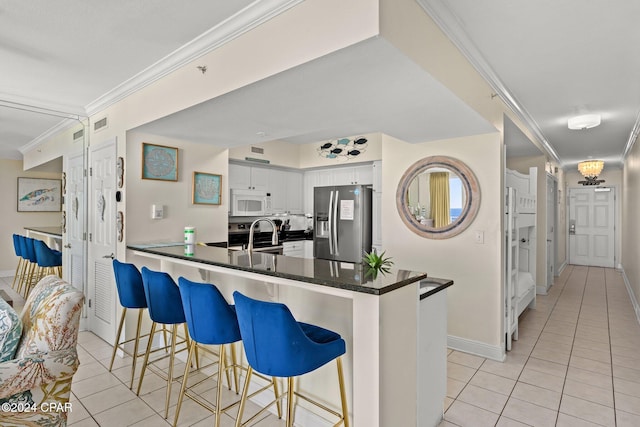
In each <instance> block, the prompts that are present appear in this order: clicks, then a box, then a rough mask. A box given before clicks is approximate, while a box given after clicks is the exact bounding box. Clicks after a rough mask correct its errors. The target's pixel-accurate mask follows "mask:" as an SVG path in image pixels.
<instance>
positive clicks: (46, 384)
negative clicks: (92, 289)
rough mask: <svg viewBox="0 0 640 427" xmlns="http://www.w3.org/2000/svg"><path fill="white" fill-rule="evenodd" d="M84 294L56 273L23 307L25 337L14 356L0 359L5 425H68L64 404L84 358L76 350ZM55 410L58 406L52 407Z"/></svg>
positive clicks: (0, 397) (41, 281)
mask: <svg viewBox="0 0 640 427" xmlns="http://www.w3.org/2000/svg"><path fill="white" fill-rule="evenodd" d="M83 300H84V296H83V294H82V292H81V291H79V290H77V289H76V288H74V287H73V286H71V285H70V284H68V283H66V282H65V281H63V280H62V279H60V278H58V277H57V276H47V277H45V278H43V279H42V280H40V282H38V284H37V285H36V286H35V287H34V288H33V290H32V291H31V293H30V294H29V298H28V299H27V301H26V302H25V305H24V308H23V311H22V328H23V332H22V337H21V339H20V344H19V346H18V350H17V351H16V354H15V356H14V359H12V360H7V361H4V362H0V404H2V403H18V402H19V403H20V405H18V406H17V407H18V408H28V410H23V411H19V412H9V413H2V414H1V416H0V419H1V422H0V424H2V425H11V426H14V425H16V426H47V427H52V426H65V425H66V420H67V413H66V410H65V408H66V407H65V404H66V403H67V402H68V401H69V395H70V393H71V380H72V378H73V374H74V373H75V372H76V370H77V369H78V366H79V365H80V362H79V361H78V354H77V352H76V343H77V340H78V328H79V324H80V314H81V310H82V303H83ZM52 408H53V409H52Z"/></svg>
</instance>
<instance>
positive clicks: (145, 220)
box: [118, 132, 229, 243]
mask: <svg viewBox="0 0 640 427" xmlns="http://www.w3.org/2000/svg"><path fill="white" fill-rule="evenodd" d="M143 142H148V143H152V144H160V145H167V146H171V147H177V148H178V149H179V151H178V158H179V165H178V166H179V174H178V181H177V182H171V181H157V180H143V179H141V170H140V169H141V164H142V157H141V156H142V143H143ZM126 149H127V151H126V159H127V160H126V163H125V174H126V176H125V181H126V186H125V190H124V191H123V193H124V196H125V200H126V211H125V221H124V223H125V229H126V233H125V240H126V241H127V242H129V243H135V242H149V241H156V242H157V241H172V242H175V241H178V242H181V241H183V238H184V227H185V226H194V227H196V233H197V235H196V238H197V241H200V242H216V241H226V240H227V233H228V227H227V222H228V211H229V203H228V200H226V195H227V188H228V183H227V177H228V176H229V158H228V150H226V149H222V148H218V147H214V146H211V145H203V144H194V143H191V142H188V141H177V140H173V139H168V138H162V137H158V136H152V135H145V134H142V133H137V132H129V133H128V134H127V146H126ZM194 171H197V172H206V173H212V174H219V175H222V189H221V197H222V199H221V200H222V204H220V205H194V204H193V203H192V202H191V200H192V199H191V197H192V183H193V180H192V176H193V172H194ZM127 195H129V197H127ZM152 204H160V205H163V206H164V219H157V220H154V219H151V205H152ZM118 209H121V207H120V206H119V207H118Z"/></svg>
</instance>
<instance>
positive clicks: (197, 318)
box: [173, 277, 241, 427]
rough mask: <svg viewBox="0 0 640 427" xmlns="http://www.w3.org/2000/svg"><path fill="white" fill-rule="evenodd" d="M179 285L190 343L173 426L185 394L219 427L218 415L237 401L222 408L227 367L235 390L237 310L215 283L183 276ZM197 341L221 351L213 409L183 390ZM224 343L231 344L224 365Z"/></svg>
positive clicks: (237, 337)
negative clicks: (209, 413) (206, 410)
mask: <svg viewBox="0 0 640 427" xmlns="http://www.w3.org/2000/svg"><path fill="white" fill-rule="evenodd" d="M178 287H179V288H180V297H181V298H182V307H183V308H184V314H185V317H186V320H187V326H188V327H189V336H190V338H191V345H190V346H189V356H188V357H187V364H186V366H185V370H184V375H183V376H182V387H181V388H180V395H179V397H178V406H177V407H176V414H175V418H174V421H173V425H174V427H175V426H176V425H177V424H178V417H179V416H180V408H181V406H182V400H183V398H184V396H185V394H186V395H187V397H189V398H190V399H192V400H194V401H195V402H196V403H198V404H200V405H201V406H202V407H204V408H206V409H208V410H210V411H211V412H213V413H214V414H215V417H216V421H215V427H219V425H220V414H221V413H222V412H225V411H227V410H228V409H230V408H231V407H233V406H235V405H236V404H237V403H235V404H232V405H229V406H227V407H225V408H222V407H221V398H222V376H223V373H226V376H227V384H228V385H229V389H231V381H230V378H229V370H233V377H234V380H235V381H234V383H235V389H236V393H237V392H238V370H237V367H238V365H237V363H236V351H235V346H234V345H233V343H235V342H238V341H240V339H241V338H240V329H239V327H238V318H237V317H236V310H235V307H234V306H232V305H229V303H227V301H226V300H225V298H224V296H222V294H221V293H220V291H219V290H218V288H217V287H216V286H215V285H212V284H209V283H197V282H192V281H190V280H187V279H185V278H184V277H180V278H179V279H178ZM200 344H204V345H219V346H220V351H219V352H218V378H217V384H218V388H217V391H216V404H215V408H212V407H211V406H209V405H208V404H207V403H206V402H204V401H202V400H201V399H199V398H198V397H197V396H194V395H191V394H189V393H188V392H187V391H186V388H187V379H188V377H189V368H190V365H191V360H192V357H193V354H194V352H195V350H196V349H197V348H198V346H199V345H200ZM225 344H230V347H231V361H232V365H231V366H227V361H226V351H225V349H226V347H225ZM201 350H206V348H201Z"/></svg>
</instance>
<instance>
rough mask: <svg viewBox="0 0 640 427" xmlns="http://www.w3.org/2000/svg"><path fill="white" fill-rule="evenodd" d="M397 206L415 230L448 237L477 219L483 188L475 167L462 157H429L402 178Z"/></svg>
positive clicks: (429, 236) (403, 217)
mask: <svg viewBox="0 0 640 427" xmlns="http://www.w3.org/2000/svg"><path fill="white" fill-rule="evenodd" d="M396 206H397V208H398V213H399V214H400V217H401V218H402V221H403V222H404V223H405V224H406V225H407V227H409V229H410V230H411V231H413V232H414V233H416V234H418V235H420V236H422V237H427V238H429V239H448V238H450V237H453V236H455V235H457V234H460V233H461V232H462V231H464V230H465V229H466V228H467V227H468V226H469V225H470V224H471V223H472V222H473V220H474V218H475V217H476V214H477V213H478V208H479V207H480V187H479V186H478V180H477V179H476V176H475V175H474V174H473V172H472V171H471V169H469V167H468V166H467V165H466V164H464V163H463V162H461V161H460V160H457V159H454V158H452V157H447V156H431V157H425V158H424V159H422V160H419V161H417V162H416V163H414V164H413V165H411V167H409V169H407V171H406V172H405V173H404V175H403V176H402V179H400V184H399V185H398V190H397V192H396Z"/></svg>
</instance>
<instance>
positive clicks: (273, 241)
mask: <svg viewBox="0 0 640 427" xmlns="http://www.w3.org/2000/svg"><path fill="white" fill-rule="evenodd" d="M260 221H266V222H268V223H269V224H271V227H273V235H272V236H271V244H272V245H274V246H275V245H277V244H278V229H277V227H276V223H275V222H273V221H271V220H270V219H269V218H258V219H256V220H255V221H253V222H252V223H251V227H249V244H248V245H247V250H248V251H252V250H253V229H254V228H255V226H256V224H257V223H259V222H260Z"/></svg>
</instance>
